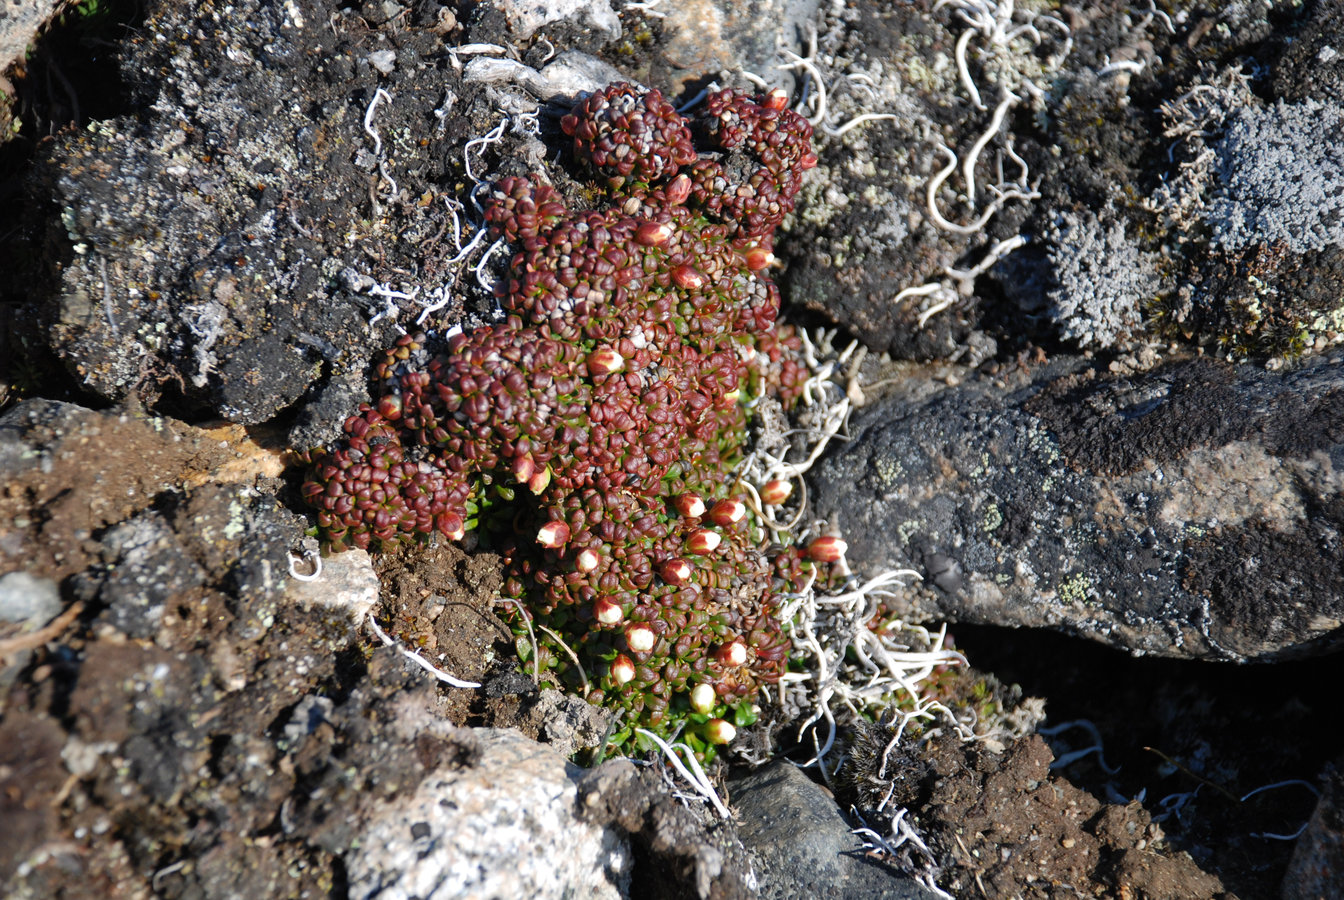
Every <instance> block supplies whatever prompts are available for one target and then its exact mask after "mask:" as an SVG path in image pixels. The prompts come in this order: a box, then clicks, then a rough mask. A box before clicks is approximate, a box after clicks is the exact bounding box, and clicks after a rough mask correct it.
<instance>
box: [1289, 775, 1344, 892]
mask: <svg viewBox="0 0 1344 900" xmlns="http://www.w3.org/2000/svg"><path fill="white" fill-rule="evenodd" d="M1321 781H1322V785H1321V786H1322V788H1323V789H1322V791H1321V799H1320V801H1319V802H1318V803H1317V804H1316V811H1315V812H1314V813H1312V816H1311V821H1309V822H1308V823H1307V826H1306V830H1305V831H1303V832H1302V836H1301V837H1299V838H1298V839H1297V846H1296V847H1295V848H1294V850H1293V858H1292V861H1291V862H1289V863H1288V872H1287V874H1286V875H1285V876H1284V879H1283V900H1317V898H1320V897H1339V896H1344V806H1341V801H1344V759H1340V760H1336V762H1335V763H1334V764H1333V765H1331V766H1329V767H1328V768H1327V769H1326V771H1325V775H1324V777H1323V778H1322V780H1321Z"/></svg>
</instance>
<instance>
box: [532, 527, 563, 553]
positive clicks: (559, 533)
mask: <svg viewBox="0 0 1344 900" xmlns="http://www.w3.org/2000/svg"><path fill="white" fill-rule="evenodd" d="M568 540H569V526H568V525H566V524H565V523H564V522H547V523H546V524H545V525H543V526H541V528H539V529H538V530H537V543H538V544H541V546H543V547H545V548H546V549H548V550H558V549H560V548H561V547H563V546H565V543H566V542H567V541H568Z"/></svg>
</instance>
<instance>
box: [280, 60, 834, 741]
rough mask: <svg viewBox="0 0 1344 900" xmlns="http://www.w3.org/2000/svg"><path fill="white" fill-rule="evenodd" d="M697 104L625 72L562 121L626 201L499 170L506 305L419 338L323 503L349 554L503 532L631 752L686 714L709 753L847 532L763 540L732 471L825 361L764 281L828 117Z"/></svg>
mask: <svg viewBox="0 0 1344 900" xmlns="http://www.w3.org/2000/svg"><path fill="white" fill-rule="evenodd" d="M693 115H694V118H693V119H692V120H688V119H687V118H685V117H683V116H681V115H680V114H678V113H677V112H676V110H675V109H674V108H673V107H672V106H671V104H670V103H668V101H667V100H665V99H664V98H663V96H662V95H661V94H660V93H659V92H658V91H656V90H645V89H643V88H639V87H635V86H633V85H630V84H625V83H618V84H613V85H610V86H608V87H607V88H605V89H603V90H600V91H597V92H596V93H594V94H592V95H590V96H588V97H587V98H586V99H584V100H583V101H581V102H580V103H579V104H578V105H576V106H575V107H574V109H573V111H572V112H571V113H570V114H569V115H566V116H565V117H564V118H563V119H562V120H561V128H562V130H563V131H564V132H565V134H566V135H568V136H569V137H571V138H572V139H573V150H574V155H575V157H576V158H577V159H578V160H579V161H580V162H581V164H582V165H584V166H586V167H587V168H588V170H589V171H591V172H593V173H594V174H595V175H596V176H597V182H596V189H597V191H598V192H599V193H600V195H601V197H602V198H603V201H604V202H603V203H601V204H600V205H599V206H598V208H594V209H584V210H575V209H571V208H570V207H569V205H568V204H567V203H566V202H565V200H564V199H563V198H562V197H561V196H560V195H559V193H558V192H557V191H556V190H555V189H553V188H552V187H551V186H549V185H547V184H545V183H543V182H541V180H540V179H539V178H537V177H534V178H518V177H508V178H504V179H502V180H501V181H499V182H498V183H497V184H496V185H495V186H494V188H493V190H492V192H491V193H490V195H489V197H488V200H487V201H486V204H485V219H486V222H487V224H488V226H489V228H490V230H491V233H492V236H493V237H496V238H501V237H502V238H505V239H506V240H508V241H509V242H510V243H511V244H512V245H513V247H514V248H515V249H516V252H515V253H514V255H513V257H512V260H511V262H510V264H509V267H508V273H507V276H506V278H504V279H503V280H502V281H501V282H500V283H499V285H498V286H497V288H496V292H497V295H498V298H499V301H500V303H501V304H502V307H503V309H504V311H505V314H506V318H505V320H504V321H503V322H501V323H500V324H497V325H493V326H489V327H483V328H479V329H477V330H475V331H473V332H470V333H461V334H458V335H456V336H454V337H453V338H451V340H449V341H448V343H447V346H446V348H443V349H442V350H441V351H439V352H432V351H431V350H430V349H429V348H428V346H427V344H426V340H425V338H424V336H423V335H407V336H405V337H403V338H402V339H401V340H399V341H398V342H397V345H396V346H395V347H393V348H392V349H391V350H389V351H388V352H387V353H386V355H385V357H384V358H383V360H382V361H381V362H380V363H379V365H378V367H377V372H378V375H379V378H380V379H381V381H382V384H383V385H384V387H385V391H386V392H385V394H384V395H383V396H382V398H381V399H380V400H379V401H378V402H377V403H376V404H374V405H372V406H364V407H362V408H361V409H360V412H359V414H358V415H355V416H352V417H351V418H349V419H348V420H347V421H346V422H345V426H344V430H345V440H344V442H343V445H342V446H340V447H339V448H338V449H335V450H333V451H314V452H312V453H311V454H310V455H309V458H310V460H311V468H310V470H309V474H308V478H307V480H306V482H305V483H304V485H303V495H304V497H305V499H306V500H307V501H308V503H310V504H311V505H312V506H314V507H315V508H316V509H317V510H318V513H317V515H318V523H319V526H320V529H321V532H322V534H323V535H324V537H325V538H326V540H327V541H328V542H329V543H330V546H331V547H332V548H333V549H337V550H339V549H343V548H345V547H349V546H355V547H361V548H366V549H373V550H379V549H386V548H389V547H391V546H393V545H395V544H397V543H398V542H399V541H402V540H404V539H407V538H417V537H425V536H428V535H430V534H433V533H435V532H437V533H438V534H440V535H443V536H444V537H447V538H448V539H451V540H456V539H459V538H461V537H462V536H463V534H464V533H465V532H466V531H467V530H469V529H471V528H473V527H478V526H482V525H488V524H489V523H495V525H496V527H495V529H494V530H492V531H491V535H490V541H491V543H492V544H493V546H494V547H495V548H496V549H498V550H500V551H501V552H502V553H503V556H504V558H505V560H506V565H507V571H506V573H505V581H504V593H505V596H506V597H507V598H509V599H511V600H515V601H518V602H517V603H516V604H510V609H511V610H513V612H512V614H513V615H514V617H515V620H516V621H515V628H516V631H517V633H518V635H519V642H518V646H519V650H520V653H521V655H522V657H523V660H524V664H525V665H526V667H527V668H528V669H529V670H531V671H535V672H537V673H538V674H539V676H540V680H541V681H542V682H543V683H550V684H555V685H559V686H563V687H566V688H568V689H571V690H579V691H583V692H584V693H585V694H586V696H587V697H588V699H589V700H591V701H593V702H597V703H602V704H604V705H606V706H608V707H612V708H616V709H619V710H621V711H622V712H621V718H620V722H621V730H620V731H619V732H618V733H617V735H616V737H615V740H616V743H617V744H620V743H621V742H623V741H624V740H625V739H626V738H629V737H630V736H631V735H634V734H635V729H636V728H644V729H649V730H651V731H653V732H654V733H657V734H664V735H666V734H669V733H671V732H673V731H676V730H678V729H684V734H685V736H686V738H687V739H688V740H690V741H691V742H692V743H693V744H694V745H695V746H697V748H698V749H702V750H710V749H712V747H713V745H715V744H722V743H726V742H728V741H730V740H732V738H733V735H734V725H735V724H736V725H742V724H744V723H747V722H750V721H751V720H752V718H753V712H752V709H753V700H754V699H755V697H756V695H757V693H758V691H759V689H760V687H761V686H762V685H763V684H768V683H773V682H777V681H778V680H779V679H780V677H781V675H782V674H783V673H784V671H785V668H786V665H787V662H788V657H789V654H790V642H789V639H788V638H787V637H786V636H785V634H784V633H783V631H782V628H781V622H780V621H779V617H778V612H779V608H780V604H781V598H783V597H786V596H788V595H790V594H791V593H794V592H796V591H798V590H799V589H800V588H801V587H802V586H803V585H805V584H809V583H810V581H811V579H812V578H813V577H815V576H814V574H813V573H811V572H809V571H808V570H809V569H810V567H812V566H813V565H825V564H828V563H831V562H834V561H835V559H837V558H838V556H839V555H840V554H841V553H842V552H843V547H842V546H839V545H838V544H837V542H836V541H835V539H834V538H823V539H820V540H819V541H817V542H814V544H813V545H810V546H809V548H807V549H799V548H793V547H781V546H779V545H769V546H767V545H764V542H763V541H762V540H761V532H760V530H759V529H753V527H752V526H753V517H754V514H753V512H752V511H751V510H750V509H749V508H748V506H747V503H746V502H745V501H747V500H748V499H750V498H748V497H747V496H745V494H744V492H742V491H741V490H739V489H737V488H735V479H736V477H737V475H736V472H737V467H738V466H739V464H740V463H741V460H742V453H743V444H744V441H745V440H746V434H747V432H746V424H747V415H748V402H749V400H750V399H752V398H754V397H756V396H759V395H760V394H762V393H764V392H773V393H774V394H776V395H777V396H779V397H780V398H781V399H782V400H783V401H784V402H785V403H786V404H788V403H791V402H792V401H793V400H794V399H796V397H797V395H798V392H799V390H800V389H801V385H802V383H803V381H804V380H805V378H806V372H805V371H804V370H803V368H802V366H801V365H800V364H799V363H798V362H797V361H795V359H794V358H793V357H792V356H790V355H789V354H788V353H786V352H785V350H786V347H787V345H788V344H789V342H790V341H792V340H795V339H794V338H792V337H791V335H790V334H789V332H788V331H786V330H781V329H777V327H776V325H775V317H776V314H777V312H778V310H779V293H778V290H777V289H776V287H775V285H774V283H773V282H772V281H771V280H770V279H769V277H768V276H767V274H766V273H767V270H768V268H769V266H770V264H771V262H772V261H773V256H772V254H771V249H772V245H773V240H774V233H775V229H776V228H777V227H778V226H779V224H780V222H781V221H782V220H783V218H784V216H785V215H786V214H787V213H788V212H789V211H790V210H791V209H792V208H793V203H794V196H795V194H796V193H797V191H798V188H799V185H800V180H801V177H802V174H803V172H804V171H805V170H807V169H809V168H811V167H812V166H814V165H815V164H816V157H815V156H814V155H813V153H812V151H811V148H810V138H811V132H812V129H811V127H810V126H809V125H808V123H807V122H806V120H804V119H803V118H802V117H801V116H799V115H797V114H795V113H794V112H792V111H791V110H789V109H787V108H786V102H785V96H784V94H783V93H782V92H779V91H776V92H771V93H768V94H765V95H764V96H762V97H756V98H752V97H749V96H747V95H745V94H743V93H740V92H738V91H732V90H727V91H719V92H717V93H714V94H711V95H710V96H709V98H708V100H707V102H706V103H705V104H704V105H703V106H701V107H700V108H699V110H698V111H697V112H696V113H694V114H693ZM767 488H768V489H767V490H766V492H765V495H764V496H763V498H762V500H763V502H766V503H769V502H771V498H772V497H776V498H778V499H777V500H776V501H775V502H781V501H782V500H783V497H784V496H786V495H787V485H784V486H783V488H781V486H780V485H779V484H774V485H770V486H767ZM501 513H503V515H501ZM501 522H502V523H506V526H507V527H503V528H500V527H498V525H499V523H501ZM642 741H643V738H637V739H636V743H637V744H639V745H640V746H642Z"/></svg>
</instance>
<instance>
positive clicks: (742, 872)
mask: <svg viewBox="0 0 1344 900" xmlns="http://www.w3.org/2000/svg"><path fill="white" fill-rule="evenodd" d="M579 810H580V815H581V816H582V818H583V819H585V820H586V821H589V822H593V823H595V824H600V825H604V826H607V827H612V828H615V829H618V830H619V831H620V832H622V833H624V834H626V835H628V836H629V838H630V841H631V843H632V844H633V845H634V847H635V848H636V851H637V853H638V854H639V855H641V856H643V857H645V858H646V859H647V862H648V865H647V866H645V865H641V866H640V867H638V868H637V869H636V870H635V873H634V879H633V881H632V883H631V885H630V889H631V896H639V897H648V898H650V900H664V898H666V900H671V898H681V897H699V898H702V900H709V898H713V900H737V898H747V897H755V896H757V893H756V890H755V889H754V880H753V879H754V876H753V874H752V872H753V869H752V860H751V858H750V857H749V856H748V854H747V852H746V851H745V849H744V848H743V847H742V845H741V843H740V842H739V841H738V840H737V837H736V834H735V832H734V830H733V828H732V827H731V825H729V824H727V823H724V822H723V821H722V820H717V819H709V818H708V817H709V815H710V814H709V813H706V815H705V816H702V817H697V816H696V815H695V814H694V813H693V812H692V811H691V810H690V809H688V808H687V807H686V806H683V805H681V804H680V803H678V802H677V801H676V800H674V799H673V798H672V796H671V795H670V794H669V793H668V792H667V789H666V787H665V786H664V785H663V783H662V782H661V781H660V780H659V779H658V777H657V775H655V774H654V772H653V770H652V769H637V768H636V767H635V766H634V764H632V763H631V762H630V761H629V760H626V759H612V760H608V761H607V762H605V763H603V764H602V765H600V766H598V767H597V768H596V769H593V770H592V771H590V772H588V773H587V774H586V775H584V777H583V780H582V781H581V782H579ZM706 820H708V821H706Z"/></svg>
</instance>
